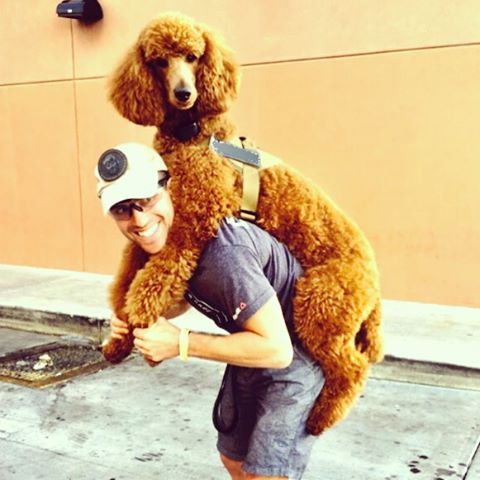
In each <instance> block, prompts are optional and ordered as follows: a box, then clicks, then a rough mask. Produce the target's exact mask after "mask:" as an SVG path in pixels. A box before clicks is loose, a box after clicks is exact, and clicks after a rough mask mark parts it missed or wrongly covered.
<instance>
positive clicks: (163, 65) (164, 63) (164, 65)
mask: <svg viewBox="0 0 480 480" xmlns="http://www.w3.org/2000/svg"><path fill="white" fill-rule="evenodd" d="M153 63H154V65H156V66H157V67H160V68H167V67H168V60H167V59H166V58H157V59H155V60H154V61H153Z"/></svg>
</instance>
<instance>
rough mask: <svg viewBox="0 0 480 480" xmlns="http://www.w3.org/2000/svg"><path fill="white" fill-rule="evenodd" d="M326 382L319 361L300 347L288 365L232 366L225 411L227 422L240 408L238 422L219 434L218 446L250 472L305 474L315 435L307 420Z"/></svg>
mask: <svg viewBox="0 0 480 480" xmlns="http://www.w3.org/2000/svg"><path fill="white" fill-rule="evenodd" d="M232 378H233V381H232ZM323 383H324V377H323V373H322V370H321V369H320V367H319V365H318V364H316V363H314V362H313V361H312V360H311V358H310V357H309V356H308V355H307V354H306V353H305V352H304V351H303V349H301V348H300V347H297V346H295V347H294V357H293V361H292V363H291V364H290V366H289V367H287V368H283V369H265V368H243V367H229V371H228V374H227V377H226V378H225V389H224V392H223V396H222V399H221V409H220V416H221V420H222V423H223V424H226V425H228V424H230V423H231V420H232V418H233V415H234V412H235V411H236V413H237V416H238V421H237V422H236V423H235V427H234V429H233V431H232V432H231V433H221V432H219V433H218V442H217V448H218V451H219V452H220V453H222V454H223V455H225V456H227V457H229V458H231V459H233V460H237V461H243V465H242V467H243V469H244V470H245V471H246V472H249V473H252V474H255V475H263V476H279V477H288V478H289V479H291V480H299V479H301V477H302V475H303V472H304V470H305V468H306V466H307V463H308V460H309V457H310V452H311V450H312V446H313V442H314V440H315V438H316V437H314V436H312V435H309V434H308V433H307V431H306V429H305V422H306V420H307V417H308V414H309V412H310V409H311V407H312V406H313V404H314V402H315V399H316V398H317V396H318V394H319V393H320V390H321V388H322V386H323Z"/></svg>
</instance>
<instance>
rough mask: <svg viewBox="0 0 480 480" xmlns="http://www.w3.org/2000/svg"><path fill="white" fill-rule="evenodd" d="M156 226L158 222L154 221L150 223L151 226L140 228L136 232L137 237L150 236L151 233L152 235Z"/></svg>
mask: <svg viewBox="0 0 480 480" xmlns="http://www.w3.org/2000/svg"><path fill="white" fill-rule="evenodd" d="M158 226H159V224H158V223H155V224H154V225H152V226H151V227H149V228H147V229H146V230H142V231H141V232H137V235H138V236H139V237H143V238H146V237H151V236H152V235H154V234H155V233H156V231H157V230H158Z"/></svg>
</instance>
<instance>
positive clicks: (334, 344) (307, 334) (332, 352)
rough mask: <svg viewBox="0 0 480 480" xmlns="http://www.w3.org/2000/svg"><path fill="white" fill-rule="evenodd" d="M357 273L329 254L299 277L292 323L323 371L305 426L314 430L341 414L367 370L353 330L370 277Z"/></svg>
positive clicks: (364, 303) (362, 309) (365, 306)
mask: <svg viewBox="0 0 480 480" xmlns="http://www.w3.org/2000/svg"><path fill="white" fill-rule="evenodd" d="M356 273H358V272H356V271H355V265H354V263H349V264H348V265H345V264H344V263H343V262H341V261H339V260H331V261H330V262H326V263H325V264H324V265H321V266H318V267H313V268H310V269H306V270H305V271H304V274H303V275H302V277H300V278H299V280H298V282H297V287H296V293H295V297H294V322H295V329H296V331H297V333H298V336H299V338H300V340H301V341H302V343H303V345H304V347H305V349H306V350H307V351H308V352H309V353H310V355H311V356H312V358H313V359H314V360H316V361H317V362H318V363H319V364H320V366H321V367H322V370H323V373H324V375H325V385H324V387H323V390H322V392H321V394H320V396H319V398H318V399H317V401H316V404H315V407H314V408H313V410H312V412H311V415H310V419H309V421H308V428H309V430H310V431H311V432H312V433H315V434H317V435H318V434H319V433H321V432H322V431H323V430H325V429H326V428H328V427H331V426H332V425H334V424H335V423H337V422H338V421H339V420H341V419H342V418H344V417H345V415H346V414H347V412H348V410H349V409H350V408H351V407H352V406H353V404H354V402H355V399H356V398H357V396H358V394H359V393H360V392H361V391H362V389H363V386H364V383H365V379H366V376H367V373H368V360H369V359H368V356H367V355H364V354H363V353H361V352H360V351H359V350H358V349H357V348H356V346H355V335H356V333H357V332H358V331H359V330H360V325H361V320H362V318H364V317H365V313H364V312H365V310H367V311H368V306H369V303H368V302H369V299H370V298H371V297H372V296H371V294H370V293H369V291H368V288H369V284H370V282H369V281H368V278H365V279H364V281H362V280H361V278H362V277H361V275H357V274H356ZM349 275H353V277H352V278H350V277H349ZM352 279H353V280H354V281H353V280H352ZM362 282H363V283H364V285H363V284H362ZM352 285H353V287H354V288H353V287H352ZM370 308H371V307H370Z"/></svg>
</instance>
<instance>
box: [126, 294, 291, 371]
mask: <svg viewBox="0 0 480 480" xmlns="http://www.w3.org/2000/svg"><path fill="white" fill-rule="evenodd" d="M243 328H244V330H243V331H241V332H238V333H233V334H231V335H211V334H207V333H197V332H191V333H190V336H189V348H188V355H189V356H191V357H197V358H204V359H208V360H216V361H219V362H225V363H230V364H232V365H238V366H244V367H258V368H260V367H261V368H285V367H287V366H288V365H290V363H291V361H292V356H293V349H292V343H291V340H290V335H289V333H288V330H287V327H286V325H285V320H284V318H283V313H282V309H281V307H280V303H279V301H278V298H277V297H276V296H275V295H274V296H272V297H271V298H270V299H269V300H268V301H267V302H266V303H265V304H264V305H263V306H262V307H261V308H260V309H259V310H258V311H257V312H256V313H255V314H253V315H252V316H251V317H250V318H249V319H248V320H246V321H245V323H244V324H243ZM133 333H134V335H135V345H136V346H137V347H138V349H139V350H140V351H141V352H142V353H143V355H144V356H145V358H146V359H148V360H151V361H154V362H161V361H162V360H165V359H167V358H172V357H175V356H177V355H178V354H179V347H178V338H179V329H178V328H177V327H175V326H174V325H171V324H170V323H169V322H168V321H166V320H165V319H164V318H161V319H159V321H158V322H157V323H155V324H154V325H152V326H151V327H149V328H146V329H139V328H137V329H135V330H134V332H133Z"/></svg>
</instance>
